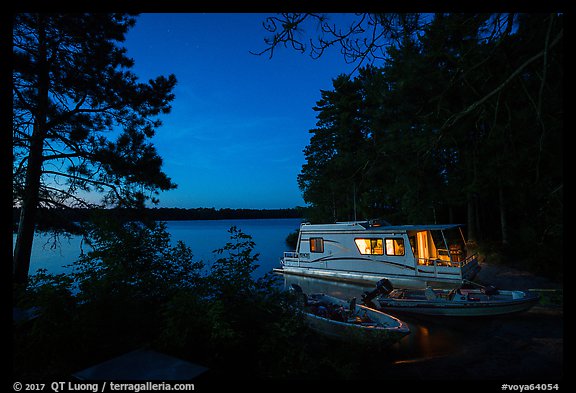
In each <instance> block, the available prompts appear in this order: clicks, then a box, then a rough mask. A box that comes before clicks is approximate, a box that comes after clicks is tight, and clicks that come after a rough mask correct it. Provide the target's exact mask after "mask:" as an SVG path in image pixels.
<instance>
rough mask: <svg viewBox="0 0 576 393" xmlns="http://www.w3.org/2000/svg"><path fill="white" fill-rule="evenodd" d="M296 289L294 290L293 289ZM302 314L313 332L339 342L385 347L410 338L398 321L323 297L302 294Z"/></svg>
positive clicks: (386, 315) (379, 313)
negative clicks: (406, 337) (404, 338)
mask: <svg viewBox="0 0 576 393" xmlns="http://www.w3.org/2000/svg"><path fill="white" fill-rule="evenodd" d="M296 287H297V286H296ZM299 292H300V293H301V294H302V295H303V296H304V299H305V300H304V302H303V304H302V310H303V312H304V313H305V315H306V322H307V324H308V326H309V327H310V328H311V329H312V330H314V331H315V332H317V333H319V334H321V335H323V336H326V337H329V338H332V339H336V340H339V341H345V342H348V343H352V344H365V345H371V346H381V347H386V346H389V345H392V344H394V343H396V342H398V341H400V340H401V339H402V338H403V337H405V336H406V335H408V334H410V328H409V327H408V325H407V324H406V323H404V322H403V321H401V320H400V319H398V318H396V317H394V316H392V315H389V314H386V313H384V312H382V311H378V310H375V309H372V308H369V307H367V306H365V305H361V304H356V299H355V298H354V299H352V300H351V301H346V300H343V299H340V298H337V297H334V296H330V295H327V294H324V293H313V294H309V295H306V294H303V293H302V292H301V289H300V290H299Z"/></svg>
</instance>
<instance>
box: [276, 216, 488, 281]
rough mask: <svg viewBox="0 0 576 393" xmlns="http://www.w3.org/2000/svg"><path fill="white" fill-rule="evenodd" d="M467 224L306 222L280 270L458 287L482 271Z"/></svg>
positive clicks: (321, 275)
mask: <svg viewBox="0 0 576 393" xmlns="http://www.w3.org/2000/svg"><path fill="white" fill-rule="evenodd" d="M461 227H462V226H461V225H458V224H449V225H399V226H396V225H394V226H393V225H389V224H388V223H386V222H382V221H353V222H340V223H335V224H309V223H303V224H301V226H300V231H299V235H298V243H297V247H296V250H295V251H290V252H284V255H283V257H282V258H281V261H280V268H276V269H274V271H275V272H279V273H286V274H298V275H303V276H310V277H318V278H324V279H332V280H342V281H352V282H358V283H375V282H377V281H379V280H380V279H382V278H387V279H388V280H390V281H391V282H392V283H393V284H394V286H396V287H404V288H409V287H416V288H425V287H426V286H428V285H432V286H434V287H444V288H455V287H459V286H461V285H462V283H463V282H464V281H465V280H471V279H472V278H473V277H474V276H475V275H476V273H477V272H478V271H479V270H480V267H479V265H478V259H477V256H476V254H473V253H471V252H470V250H468V249H467V243H466V240H465V238H464V236H463V233H462V230H461Z"/></svg>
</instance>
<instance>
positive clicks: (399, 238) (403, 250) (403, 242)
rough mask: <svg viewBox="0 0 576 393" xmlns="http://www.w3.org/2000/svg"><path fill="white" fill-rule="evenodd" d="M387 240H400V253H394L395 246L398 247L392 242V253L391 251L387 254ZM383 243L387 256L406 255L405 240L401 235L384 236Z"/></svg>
mask: <svg viewBox="0 0 576 393" xmlns="http://www.w3.org/2000/svg"><path fill="white" fill-rule="evenodd" d="M388 240H390V241H392V242H394V241H395V240H396V241H398V240H400V241H402V254H396V250H397V247H398V245H397V243H396V245H394V244H393V247H394V246H395V247H394V253H393V254H388V244H387V243H388ZM384 245H385V247H384V249H385V254H386V255H388V256H393V257H403V256H405V255H406V246H405V241H404V238H403V237H386V238H384Z"/></svg>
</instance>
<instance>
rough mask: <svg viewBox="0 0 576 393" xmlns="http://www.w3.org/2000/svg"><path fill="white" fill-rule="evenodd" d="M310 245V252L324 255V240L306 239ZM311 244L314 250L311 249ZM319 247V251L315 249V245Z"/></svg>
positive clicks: (320, 238)
mask: <svg viewBox="0 0 576 393" xmlns="http://www.w3.org/2000/svg"><path fill="white" fill-rule="evenodd" d="M308 242H309V245H310V252H311V253H312V252H313V253H317V254H322V253H324V238H323V237H311V238H309V239H308ZM312 244H314V249H312ZM318 244H319V245H320V247H318V248H319V250H318V249H317V248H316V246H317V245H318Z"/></svg>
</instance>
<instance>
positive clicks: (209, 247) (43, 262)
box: [30, 219, 464, 362]
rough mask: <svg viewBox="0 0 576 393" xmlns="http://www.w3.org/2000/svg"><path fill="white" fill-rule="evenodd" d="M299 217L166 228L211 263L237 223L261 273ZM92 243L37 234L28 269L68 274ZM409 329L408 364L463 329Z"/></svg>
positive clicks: (318, 287) (314, 284) (301, 280)
mask: <svg viewBox="0 0 576 393" xmlns="http://www.w3.org/2000/svg"><path fill="white" fill-rule="evenodd" d="M300 222H301V220H300V219H263V220H257V219H252V220H194V221H168V222H167V223H166V224H167V230H168V232H169V233H170V235H171V237H172V241H173V243H176V242H177V241H179V240H181V241H183V242H184V243H185V244H186V245H187V246H188V247H190V248H191V250H192V253H193V254H194V260H202V261H204V263H205V264H206V265H207V266H210V264H211V262H213V261H214V260H215V259H217V258H218V255H216V254H215V253H214V250H216V249H219V248H223V247H224V245H225V244H226V243H227V242H228V241H229V240H230V234H229V233H228V230H229V229H230V227H232V226H236V227H237V228H239V229H240V230H242V232H244V233H245V234H247V235H250V236H252V240H253V241H254V242H255V248H254V253H258V254H259V259H258V261H257V263H258V264H259V265H260V266H259V267H258V269H257V270H256V271H255V276H256V277H260V276H262V275H264V274H265V273H267V272H269V271H271V270H272V269H273V268H276V267H279V266H280V257H281V256H282V253H283V252H284V251H288V250H289V249H288V246H287V245H286V242H285V240H286V237H287V236H288V234H289V233H291V232H293V231H295V230H296V229H298V227H299V225H300ZM87 251H89V247H88V246H87V245H86V244H85V243H83V242H82V239H81V238H80V237H74V236H73V237H71V238H60V239H58V240H57V241H55V240H54V239H53V238H51V237H50V236H47V235H43V234H38V235H37V236H36V238H35V241H34V248H33V251H32V261H31V266H30V272H31V273H33V272H35V271H36V270H37V269H39V268H46V269H47V270H48V271H49V272H51V273H65V272H67V271H68V270H69V268H68V267H66V266H67V265H70V264H71V263H73V262H74V261H75V260H76V259H77V258H78V256H79V255H80V254H81V253H82V252H87ZM280 278H281V280H280V282H281V285H282V286H284V287H285V288H289V287H290V286H291V284H292V283H296V284H298V285H300V286H301V287H302V288H303V290H304V292H306V293H313V292H324V293H327V294H331V295H333V296H336V297H340V298H343V299H351V298H353V297H356V298H357V299H360V296H361V295H362V293H364V292H365V291H369V290H371V289H373V286H363V285H357V284H350V283H341V282H334V281H326V280H321V279H315V278H307V277H299V276H293V275H280ZM402 319H403V320H404V321H405V322H406V323H407V324H408V325H409V327H410V330H411V334H409V335H408V336H406V337H405V338H403V339H402V340H401V341H400V342H399V343H397V344H395V345H394V346H393V347H391V348H390V356H391V357H392V358H393V359H395V360H396V361H398V362H405V361H406V362H410V361H415V360H418V359H425V358H431V357H438V356H440V357H441V356H446V355H449V354H451V353H455V352H457V351H458V350H459V348H460V347H461V344H462V341H463V339H464V336H463V333H462V332H461V331H458V330H454V329H450V328H447V327H445V326H442V324H437V323H426V322H422V321H419V320H417V319H414V320H413V319H407V318H402Z"/></svg>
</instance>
